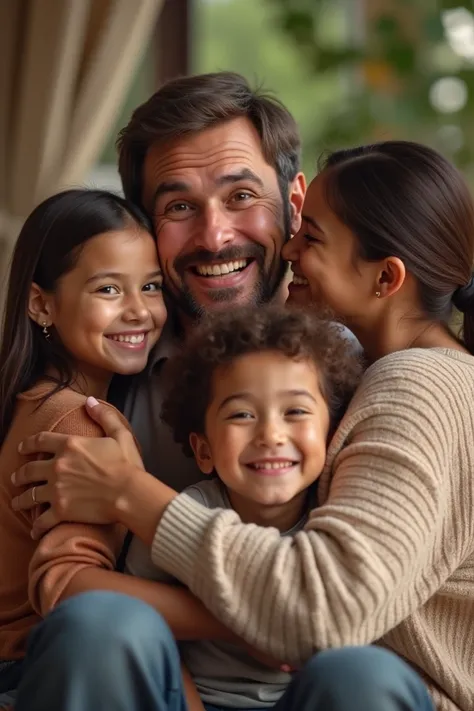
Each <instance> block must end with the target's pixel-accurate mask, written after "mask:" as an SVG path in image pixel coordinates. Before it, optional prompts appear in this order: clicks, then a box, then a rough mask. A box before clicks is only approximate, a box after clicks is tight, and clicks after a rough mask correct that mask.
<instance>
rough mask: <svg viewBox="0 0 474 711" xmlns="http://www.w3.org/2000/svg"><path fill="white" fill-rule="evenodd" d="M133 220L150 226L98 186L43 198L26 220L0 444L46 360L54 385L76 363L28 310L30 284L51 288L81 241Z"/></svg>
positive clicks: (11, 300)
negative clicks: (22, 395)
mask: <svg viewBox="0 0 474 711" xmlns="http://www.w3.org/2000/svg"><path fill="white" fill-rule="evenodd" d="M133 224H138V225H140V226H141V227H143V228H145V229H147V230H149V231H151V229H150V224H149V222H148V220H147V218H146V217H144V216H143V215H142V214H141V212H139V211H138V210H137V209H136V208H135V207H134V206H133V205H131V204H130V203H128V202H127V201H126V200H124V199H123V198H121V197H119V196H117V195H113V194H112V193H108V192H105V191H102V190H68V191H66V192H63V193H59V194H58V195H54V196H53V197H50V198H48V199H47V200H45V201H44V202H42V203H41V204H40V205H39V206H38V207H37V208H36V209H35V210H34V211H33V212H32V213H31V215H30V216H29V217H28V219H27V220H26V222H25V224H24V226H23V228H22V230H21V232H20V235H19V237H18V240H17V242H16V245H15V249H14V252H13V258H12V263H11V269H10V276H9V280H8V292H7V297H6V303H5V309H4V315H3V333H2V342H1V346H0V444H1V443H2V442H3V440H4V439H5V436H6V434H7V432H8V430H9V428H10V424H11V420H12V417H13V412H14V407H15V400H16V397H17V395H18V394H19V393H21V392H23V391H25V390H28V389H29V388H30V387H32V386H33V385H34V383H35V382H36V381H37V380H38V379H39V378H41V377H43V376H45V373H46V369H47V367H48V366H52V368H53V370H54V371H55V372H56V373H57V374H58V376H57V377H51V380H52V381H53V382H55V383H56V385H57V388H56V390H60V389H62V388H64V387H67V386H68V385H70V383H71V381H72V379H73V377H74V363H73V361H72V358H71V356H70V355H69V354H68V353H67V352H66V350H65V349H64V347H63V345H62V343H61V342H60V340H59V338H58V337H57V336H56V334H55V333H54V329H52V332H51V335H50V338H49V339H46V338H45V336H44V334H43V332H42V328H41V326H39V325H38V324H36V323H35V322H34V321H32V320H31V319H30V318H29V316H28V302H29V296H30V288H31V284H32V283H33V282H35V283H36V284H38V286H39V287H41V288H42V289H44V290H45V291H46V292H53V291H54V289H55V287H56V284H57V282H58V279H59V278H60V277H62V276H63V275H64V274H66V273H67V272H69V271H70V270H71V269H73V267H74V266H75V264H76V263H77V260H78V258H79V256H80V253H81V249H82V247H83V246H84V245H85V243H86V242H87V241H88V240H90V239H91V238H92V237H95V236H96V235H99V234H102V233H104V232H110V231H114V230H121V229H124V228H125V227H127V226H129V225H133Z"/></svg>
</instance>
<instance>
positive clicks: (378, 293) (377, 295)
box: [375, 291, 380, 299]
mask: <svg viewBox="0 0 474 711" xmlns="http://www.w3.org/2000/svg"><path fill="white" fill-rule="evenodd" d="M375 296H376V297H377V299H380V291H376V292H375Z"/></svg>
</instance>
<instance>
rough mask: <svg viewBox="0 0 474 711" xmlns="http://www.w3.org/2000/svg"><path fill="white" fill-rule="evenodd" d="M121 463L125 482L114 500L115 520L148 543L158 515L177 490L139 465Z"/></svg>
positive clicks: (156, 523)
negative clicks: (124, 487)
mask: <svg viewBox="0 0 474 711" xmlns="http://www.w3.org/2000/svg"><path fill="white" fill-rule="evenodd" d="M123 467H125V468H126V469H127V472H126V479H127V482H128V484H127V487H126V489H125V490H124V491H123V492H122V493H121V495H120V496H119V497H118V498H117V501H116V504H115V509H116V511H115V514H116V517H117V521H119V522H120V523H122V524H123V525H124V526H125V528H127V529H128V530H130V531H132V532H133V533H134V534H135V535H136V536H138V538H140V539H141V540H142V541H143V542H144V543H145V544H146V545H148V546H151V543H152V541H153V539H154V536H155V532H156V529H157V527H158V525H159V523H160V521H161V517H162V516H163V514H164V512H165V510H166V508H167V506H168V504H169V503H170V502H171V501H172V500H173V499H174V498H175V497H176V496H177V495H178V494H177V492H176V491H174V490H173V489H170V487H169V486H166V484H163V483H162V482H161V481H159V480H158V479H156V478H155V477H153V476H152V475H151V474H148V473H147V472H144V471H143V470H142V469H137V468H135V467H133V466H131V465H129V464H124V465H123Z"/></svg>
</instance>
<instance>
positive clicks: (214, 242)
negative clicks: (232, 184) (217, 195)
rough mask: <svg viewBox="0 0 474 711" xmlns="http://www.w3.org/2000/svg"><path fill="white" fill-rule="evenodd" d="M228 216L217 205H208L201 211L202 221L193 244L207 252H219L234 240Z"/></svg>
mask: <svg viewBox="0 0 474 711" xmlns="http://www.w3.org/2000/svg"><path fill="white" fill-rule="evenodd" d="M234 235H235V232H234V228H233V225H232V219H231V216H230V215H227V214H226V212H225V210H224V209H223V208H221V207H220V206H218V205H209V206H207V207H206V209H205V210H204V211H203V215H202V220H201V221H200V226H199V228H198V232H197V234H196V237H195V244H196V246H197V247H200V248H201V249H207V250H208V251H209V252H219V251H220V250H221V249H222V248H223V247H225V245H226V244H229V242H232V241H233V239H234Z"/></svg>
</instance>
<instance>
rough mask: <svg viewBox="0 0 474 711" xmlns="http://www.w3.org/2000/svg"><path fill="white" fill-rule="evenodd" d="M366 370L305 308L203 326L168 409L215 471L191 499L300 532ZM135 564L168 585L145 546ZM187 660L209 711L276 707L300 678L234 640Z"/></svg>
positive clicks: (133, 551)
mask: <svg viewBox="0 0 474 711" xmlns="http://www.w3.org/2000/svg"><path fill="white" fill-rule="evenodd" d="M361 372H362V368H361V364H360V361H359V359H358V356H357V355H356V354H355V353H354V349H353V348H351V347H350V345H348V343H347V339H346V338H345V336H344V334H343V332H342V329H341V327H340V326H337V325H335V324H331V323H329V322H327V321H325V320H322V319H319V318H317V317H315V316H314V315H310V314H308V313H304V312H302V311H292V310H289V309H283V308H276V307H265V308H263V309H260V310H259V311H255V310H251V311H249V310H242V311H240V312H238V313H232V312H230V313H228V314H220V315H218V316H215V317H214V318H213V319H211V320H210V321H209V322H208V323H207V324H205V325H202V326H201V327H199V328H198V329H197V330H196V332H195V334H194V335H193V337H192V338H191V339H190V340H189V342H188V343H187V346H186V348H185V350H184V351H183V352H182V353H181V354H180V355H178V356H177V357H176V358H175V359H174V360H173V362H172V363H171V364H170V370H169V380H170V389H169V393H168V395H167V398H166V400H165V403H164V407H163V418H164V420H165V421H166V422H167V423H168V424H169V425H170V426H171V428H172V429H173V432H174V437H175V440H176V441H177V442H180V443H181V444H182V445H183V447H184V449H185V451H186V452H187V453H188V454H190V455H192V454H194V456H195V458H196V461H197V463H198V465H199V467H200V469H201V471H202V472H203V473H204V474H207V475H213V478H211V479H209V480H208V481H205V482H203V483H202V484H198V485H196V486H192V487H189V488H188V489H187V490H186V493H187V494H188V495H189V496H191V497H192V498H194V499H196V500H197V501H199V502H200V503H202V504H203V505H204V506H207V507H209V508H232V509H234V510H235V511H236V512H237V513H238V514H239V516H240V517H241V519H242V521H244V522H246V523H249V524H250V523H255V524H257V525H260V526H273V527H276V528H278V529H279V530H280V531H281V534H282V535H283V536H296V535H297V533H298V531H299V530H301V529H302V528H303V526H304V525H305V522H306V519H307V515H308V512H309V510H310V509H311V508H314V503H315V502H314V499H315V486H313V485H314V483H315V481H316V480H317V478H318V477H319V475H320V473H321V471H322V469H323V466H324V461H325V458H326V445H327V442H328V439H329V438H330V436H331V434H332V432H333V431H334V428H335V427H336V425H337V424H338V421H339V419H340V417H341V415H342V413H343V412H344V409H345V407H346V405H347V403H348V401H349V399H350V398H351V396H352V394H353V392H354V390H355V388H356V386H357V383H358V380H359V378H360V375H361ZM214 475H216V476H217V477H218V478H216V477H215V476H214ZM126 568H127V572H129V573H131V574H132V575H138V576H141V577H149V578H152V579H155V580H165V579H166V577H165V574H164V573H163V572H162V571H159V570H158V569H157V568H156V567H155V566H153V564H152V563H151V560H150V556H149V553H148V552H147V550H146V549H145V548H144V546H143V545H142V544H140V542H139V541H138V539H134V541H133V542H132V545H131V547H130V551H129V553H128V557H127V565H126ZM288 574H291V573H290V572H288ZM203 575H205V570H204V571H203ZM235 604H236V605H238V600H236V601H235ZM280 612H281V611H280ZM268 614H270V615H271V614H272V610H271V600H269V611H268ZM181 653H182V659H183V662H184V664H185V666H186V667H187V669H188V670H189V672H190V673H191V676H192V678H193V679H194V682H195V684H196V686H197V690H198V692H199V695H200V697H201V699H202V701H203V702H204V704H205V707H206V709H208V710H209V711H211V710H215V709H224V708H225V709H237V708H239V709H257V708H271V707H273V706H274V705H275V703H276V702H277V701H278V699H279V698H280V696H281V695H282V694H283V692H284V690H285V688H286V686H287V685H288V682H289V681H290V678H291V677H290V675H289V674H288V673H285V672H283V671H275V670H272V669H270V668H268V667H266V666H264V665H263V664H260V663H259V662H257V661H256V660H255V659H254V658H253V657H251V656H249V655H248V654H247V653H246V652H245V651H244V649H243V648H240V647H238V646H236V645H233V644H228V643H224V642H210V641H202V642H189V643H185V644H182V645H181ZM195 708H198V706H196V707H195ZM201 708H202V707H201Z"/></svg>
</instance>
